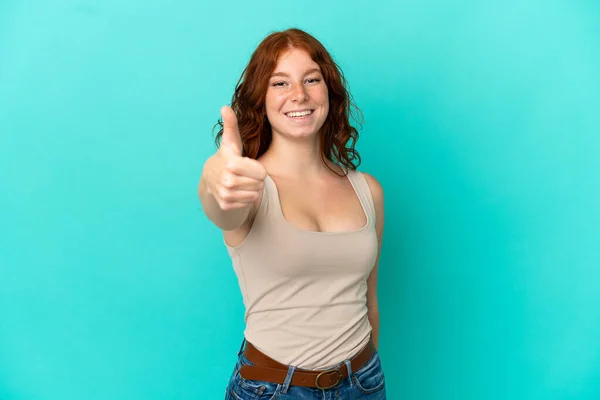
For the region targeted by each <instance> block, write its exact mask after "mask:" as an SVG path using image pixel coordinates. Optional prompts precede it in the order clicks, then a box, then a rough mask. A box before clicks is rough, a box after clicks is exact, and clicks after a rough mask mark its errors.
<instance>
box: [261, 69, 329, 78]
mask: <svg viewBox="0 0 600 400" xmlns="http://www.w3.org/2000/svg"><path fill="white" fill-rule="evenodd" d="M313 72H318V73H321V70H320V69H319V68H313V69H309V70H308V71H306V72H305V73H304V75H309V74H312V73H313ZM274 76H285V77H289V75H288V74H286V73H285V72H275V73H274V74H273V75H271V78H272V77H274Z"/></svg>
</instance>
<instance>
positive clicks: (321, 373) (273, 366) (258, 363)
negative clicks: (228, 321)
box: [240, 340, 376, 390]
mask: <svg viewBox="0 0 600 400" xmlns="http://www.w3.org/2000/svg"><path fill="white" fill-rule="evenodd" d="M375 352H376V350H375V345H374V344H373V341H372V340H369V341H368V342H367V344H366V345H365V346H364V347H363V348H362V349H361V350H360V351H359V352H358V353H357V354H356V355H354V356H353V357H352V358H350V359H349V360H348V364H349V365H350V368H351V371H349V370H348V365H347V364H346V362H343V363H340V364H339V365H337V366H335V367H333V368H328V369H318V370H310V369H303V368H294V370H293V371H292V375H291V379H290V385H292V386H303V387H312V388H318V389H323V390H325V389H331V388H333V387H335V386H337V385H338V384H339V383H340V382H342V381H343V380H344V379H346V378H347V377H348V375H349V374H350V373H352V371H358V370H359V369H360V368H361V367H363V366H364V365H365V364H366V363H367V362H368V361H369V360H370V359H371V357H373V355H374V354H375ZM244 356H245V357H246V359H248V361H250V362H251V363H252V364H253V365H243V366H242V367H241V369H240V375H241V376H242V378H244V379H249V380H257V381H263V382H272V383H278V384H284V383H285V381H286V378H287V377H288V375H289V371H290V368H293V367H290V366H289V365H286V364H283V363H280V362H278V361H276V360H274V359H273V358H271V357H269V356H267V355H266V354H264V353H263V352H261V351H260V350H258V349H257V348H256V347H255V346H254V345H253V344H252V343H250V342H246V347H245V349H244ZM288 379H289V378H288Z"/></svg>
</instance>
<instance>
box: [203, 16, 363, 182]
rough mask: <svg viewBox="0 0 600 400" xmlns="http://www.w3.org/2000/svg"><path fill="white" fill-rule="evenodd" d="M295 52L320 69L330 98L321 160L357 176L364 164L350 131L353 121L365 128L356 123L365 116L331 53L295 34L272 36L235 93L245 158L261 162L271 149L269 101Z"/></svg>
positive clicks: (298, 32) (300, 33)
mask: <svg viewBox="0 0 600 400" xmlns="http://www.w3.org/2000/svg"><path fill="white" fill-rule="evenodd" d="M290 48H296V49H301V50H304V51H306V52H307V53H308V54H309V55H310V57H311V58H312V59H313V61H314V62H315V63H317V64H318V65H319V67H320V68H321V73H322V74H323V78H324V81H325V84H326V85H327V89H328V92H329V113H328V115H327V118H326V119H325V122H324V123H323V126H322V127H321V130H320V145H321V146H320V147H321V159H322V160H323V161H324V162H325V159H328V160H329V161H331V162H333V163H335V164H339V165H342V166H344V167H346V168H348V169H350V170H355V169H356V168H357V167H358V166H359V165H360V162H361V159H360V154H358V151H356V150H355V148H354V147H355V145H356V141H357V140H358V131H357V130H356V128H354V127H353V126H351V125H350V121H349V118H350V117H352V118H353V119H354V120H356V121H357V122H358V123H359V125H360V124H361V121H360V120H357V119H356V116H355V114H354V113H353V110H356V111H357V112H358V113H359V114H360V117H361V118H362V114H361V112H360V110H359V109H358V107H356V105H355V104H354V101H353V99H352V96H351V94H350V92H349V91H348V90H347V88H346V80H345V78H344V75H343V73H342V71H341V69H340V67H339V66H338V65H337V64H336V63H335V61H334V60H333V58H332V57H331V55H330V54H329V52H328V51H327V50H326V49H325V47H324V46H323V45H322V44H321V43H320V42H319V41H318V40H317V39H316V38H314V37H313V36H311V35H309V34H308V33H306V32H304V31H302V30H300V29H296V28H292V29H288V30H285V31H281V32H274V33H272V34H270V35H269V36H267V37H266V38H265V39H264V40H263V41H262V42H261V43H260V44H259V45H258V47H257V48H256V50H255V51H254V53H253V54H252V57H251V58H250V62H249V63H248V65H247V66H246V68H245V69H244V71H243V72H242V75H241V77H240V79H239V80H238V83H237V85H236V87H235V91H234V93H233V96H232V99H231V108H232V109H233V111H234V112H235V114H236V117H237V120H238V126H239V130H240V136H241V138H242V146H243V156H245V157H249V158H253V159H257V158H259V157H260V156H261V155H262V154H264V153H265V152H266V151H267V149H268V148H269V145H270V144H271V140H272V133H271V124H270V123H269V120H268V119H267V114H266V112H265V97H266V95H267V89H268V85H269V79H270V77H271V74H272V73H273V71H274V69H275V67H276V66H277V60H278V59H279V56H280V55H281V54H282V53H283V52H285V51H286V50H288V49H290ZM217 125H219V127H220V129H219V132H218V133H217V135H216V137H215V144H216V145H217V147H218V146H219V144H220V141H221V137H222V135H223V121H222V120H221V119H219V121H218V122H217V124H215V128H216V127H217ZM355 160H356V165H354V162H355ZM325 164H326V163H325ZM326 165H327V164H326ZM334 172H335V171H334Z"/></svg>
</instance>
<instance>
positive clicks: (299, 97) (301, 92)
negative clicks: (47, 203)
mask: <svg viewBox="0 0 600 400" xmlns="http://www.w3.org/2000/svg"><path fill="white" fill-rule="evenodd" d="M306 97H307V94H306V89H305V88H304V85H302V84H300V85H295V87H294V88H293V92H292V100H293V101H298V102H302V101H304V100H306Z"/></svg>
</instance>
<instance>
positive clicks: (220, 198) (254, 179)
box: [203, 106, 267, 211]
mask: <svg viewBox="0 0 600 400" xmlns="http://www.w3.org/2000/svg"><path fill="white" fill-rule="evenodd" d="M221 117H222V118H223V136H222V138H221V146H220V147H219V150H217V152H216V153H215V154H214V155H213V156H211V157H210V158H209V159H208V160H207V161H206V163H205V164H204V170H203V175H204V179H205V184H206V189H207V192H208V193H210V194H211V195H212V196H213V197H214V199H215V200H216V202H217V203H218V205H219V207H220V208H221V209H222V210H224V211H228V210H235V209H240V208H246V207H250V206H251V205H252V204H253V203H254V202H255V201H256V200H257V199H258V198H259V196H260V193H261V192H262V190H263V187H264V181H265V178H266V177H267V171H266V169H265V168H264V167H263V166H262V164H261V163H259V162H258V161H256V160H253V159H251V158H248V157H242V138H241V136H240V131H239V129H238V123H237V118H236V116H235V113H234V112H233V110H232V109H231V108H230V107H227V106H225V107H223V108H221Z"/></svg>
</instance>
